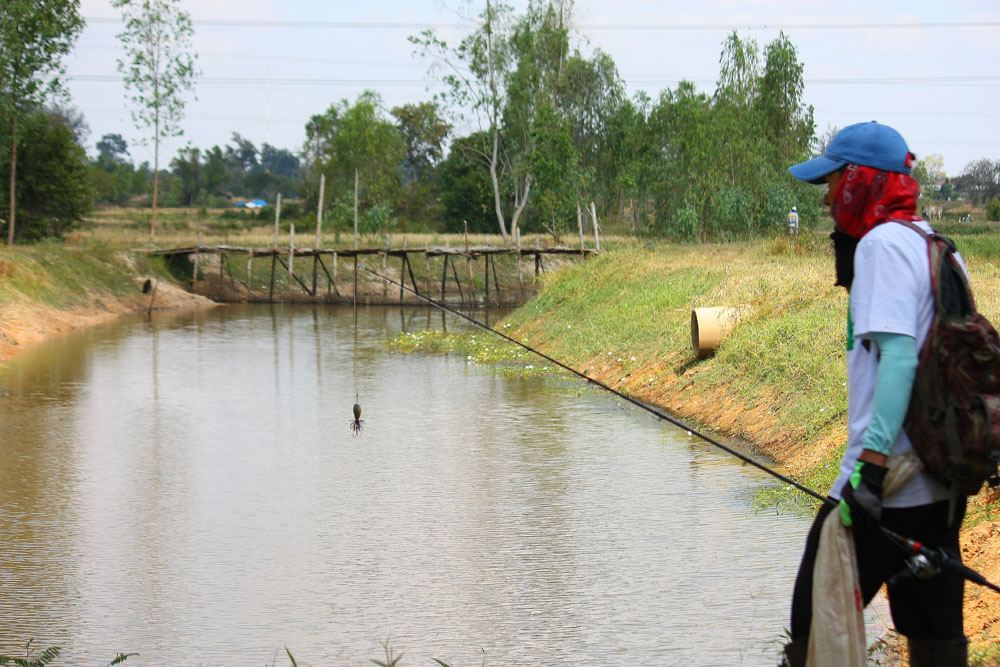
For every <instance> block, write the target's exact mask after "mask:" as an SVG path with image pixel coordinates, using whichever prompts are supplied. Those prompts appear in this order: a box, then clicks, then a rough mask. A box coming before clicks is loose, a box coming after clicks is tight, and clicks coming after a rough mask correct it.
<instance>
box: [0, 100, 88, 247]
mask: <svg viewBox="0 0 1000 667" xmlns="http://www.w3.org/2000/svg"><path fill="white" fill-rule="evenodd" d="M18 126H19V128H18V139H17V142H18V151H17V154H18V155H20V156H21V157H22V159H21V163H22V166H21V169H19V170H18V179H17V206H18V226H17V239H18V240H19V241H36V240H40V239H43V238H48V237H56V238H58V237H60V236H62V235H63V234H64V233H66V232H68V231H70V230H71V229H73V228H74V227H76V226H78V225H79V224H80V223H81V222H82V221H83V216H84V215H85V214H86V213H87V212H88V211H90V209H91V207H92V205H93V202H94V195H95V192H94V189H93V187H92V186H91V182H90V179H89V178H88V177H87V172H88V168H87V155H86V151H84V149H83V147H82V146H81V145H80V144H79V142H78V140H77V130H76V128H74V127H73V126H72V124H71V122H70V120H69V119H67V117H66V116H65V115H64V114H62V113H59V112H56V111H53V110H51V109H42V108H39V107H36V108H35V109H26V110H24V111H23V112H22V114H21V118H20V122H19V123H18ZM9 131H10V128H9V127H7V126H6V125H4V126H0V141H2V142H3V143H4V144H7V143H8V140H9V137H8V136H7V133H8V132H9ZM10 158H11V153H10V152H7V153H6V155H4V156H2V158H0V169H5V168H8V167H9V166H10V165H9V160H10ZM6 194H7V193H6V190H5V189H4V190H0V206H5V205H6V204H8V203H9V202H7V200H6Z"/></svg>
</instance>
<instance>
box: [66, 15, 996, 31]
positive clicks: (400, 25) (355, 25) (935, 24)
mask: <svg viewBox="0 0 1000 667" xmlns="http://www.w3.org/2000/svg"><path fill="white" fill-rule="evenodd" d="M86 21H87V23H93V24H120V23H121V22H122V19H121V18H115V17H92V18H88V19H86ZM193 23H194V24H195V25H196V26H204V27H225V28H336V29H344V30H423V29H426V28H433V29H441V30H461V29H465V30H469V29H474V28H476V27H478V24H476V23H471V22H459V23H421V22H413V21H278V20H241V19H195V20H194V21H193ZM577 27H578V28H579V29H581V30H626V31H687V30H692V31H699V30H733V29H736V28H740V29H743V30H899V29H911V28H934V29H942V28H943V29H967V28H998V27H1000V21H902V22H895V23H743V24H741V23H687V24H685V23H581V24H579V25H578V26H577Z"/></svg>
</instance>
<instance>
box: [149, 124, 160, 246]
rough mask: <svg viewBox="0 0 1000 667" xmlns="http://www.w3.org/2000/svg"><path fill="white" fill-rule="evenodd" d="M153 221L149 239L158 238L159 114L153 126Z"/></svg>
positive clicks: (150, 226)
mask: <svg viewBox="0 0 1000 667" xmlns="http://www.w3.org/2000/svg"><path fill="white" fill-rule="evenodd" d="M153 129H154V132H155V134H154V135H153V221H152V222H151V223H150V225H149V238H150V239H155V238H156V195H157V194H159V192H160V118H159V113H157V117H156V123H155V124H154V125H153Z"/></svg>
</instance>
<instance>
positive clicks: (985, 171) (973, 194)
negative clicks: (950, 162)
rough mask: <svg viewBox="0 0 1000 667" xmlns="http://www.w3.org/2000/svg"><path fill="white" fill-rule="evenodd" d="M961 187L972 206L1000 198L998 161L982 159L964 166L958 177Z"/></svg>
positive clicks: (999, 162)
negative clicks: (967, 195) (967, 194)
mask: <svg viewBox="0 0 1000 667" xmlns="http://www.w3.org/2000/svg"><path fill="white" fill-rule="evenodd" d="M960 179H961V185H962V187H963V188H964V189H965V190H966V191H967V192H968V193H969V198H970V199H971V200H972V203H973V204H982V203H983V202H987V201H989V200H991V199H997V198H998V197H1000V160H991V159H989V158H982V159H979V160H975V161H973V162H970V163H969V164H967V165H965V170H964V171H963V172H962V175H961V177H960Z"/></svg>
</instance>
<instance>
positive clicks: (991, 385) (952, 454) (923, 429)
mask: <svg viewBox="0 0 1000 667" xmlns="http://www.w3.org/2000/svg"><path fill="white" fill-rule="evenodd" d="M893 222H898V223H900V224H903V225H906V226H907V227H909V228H911V229H913V230H915V231H917V232H919V233H920V235H921V236H923V237H924V239H926V241H927V254H928V256H929V258H930V269H931V290H932V292H933V295H934V317H933V319H932V321H931V325H930V330H929V331H928V332H927V338H926V339H925V340H924V344H923V346H922V347H921V348H920V351H919V355H918V362H917V373H916V378H915V379H914V382H913V394H912V395H911V397H910V406H909V410H908V411H907V414H906V419H905V421H904V422H903V429H904V430H905V431H906V434H907V435H908V436H909V438H910V442H912V443H913V448H914V449H915V450H916V452H917V455H918V456H919V457H920V460H921V461H922V462H923V464H924V469H925V470H926V472H927V473H928V474H930V475H931V476H932V477H934V478H936V479H938V480H939V481H941V482H943V483H944V484H945V485H946V486H947V487H948V488H949V489H950V490H951V492H952V493H953V495H959V494H964V495H970V496H971V495H975V494H977V493H979V489H980V488H981V487H982V485H983V481H987V482H988V483H989V485H990V486H996V485H997V484H1000V474H998V461H1000V337H998V335H997V331H996V329H995V328H994V327H993V325H992V324H990V322H989V320H987V319H986V318H985V317H983V316H982V314H980V313H979V312H977V311H976V304H975V301H974V300H973V298H972V291H971V289H970V287H969V281H968V278H967V276H966V274H965V271H963V270H962V267H961V266H959V264H958V260H957V259H956V258H955V251H956V247H955V243H954V241H952V240H951V239H949V238H948V237H946V236H943V235H941V234H938V233H937V232H933V233H931V234H928V233H927V232H925V231H924V230H923V229H921V228H920V227H918V226H917V225H915V224H913V223H911V222H906V221H903V220H893Z"/></svg>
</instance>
